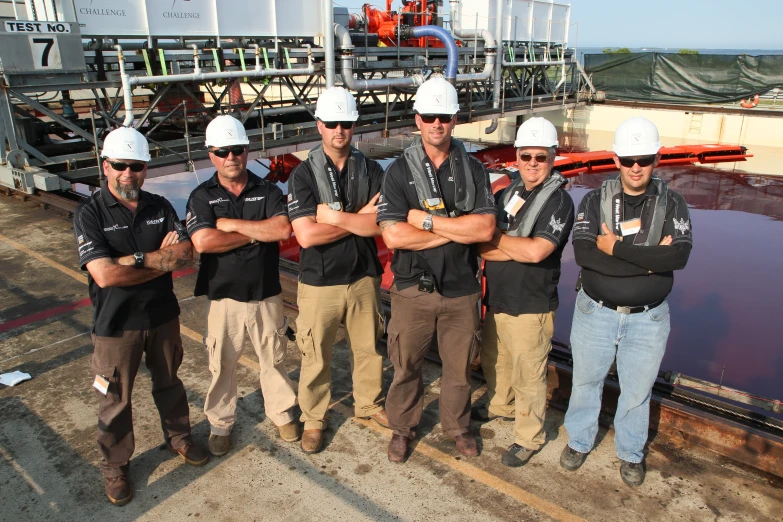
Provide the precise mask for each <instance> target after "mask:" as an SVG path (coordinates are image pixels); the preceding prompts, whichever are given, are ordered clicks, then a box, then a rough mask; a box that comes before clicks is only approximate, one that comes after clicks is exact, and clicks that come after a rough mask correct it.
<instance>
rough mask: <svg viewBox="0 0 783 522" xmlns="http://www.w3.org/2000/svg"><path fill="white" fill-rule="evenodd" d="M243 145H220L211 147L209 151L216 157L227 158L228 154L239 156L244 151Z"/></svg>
mask: <svg viewBox="0 0 783 522" xmlns="http://www.w3.org/2000/svg"><path fill="white" fill-rule="evenodd" d="M245 150H246V148H245V146H244V145H235V146H233V147H220V148H219V149H212V150H210V151H209V152H211V153H212V154H214V155H215V156H217V157H218V158H224V159H225V158H227V157H228V155H229V154H233V155H234V156H241V155H242V154H244V153H245Z"/></svg>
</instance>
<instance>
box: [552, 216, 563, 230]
mask: <svg viewBox="0 0 783 522" xmlns="http://www.w3.org/2000/svg"><path fill="white" fill-rule="evenodd" d="M549 226H550V227H552V231H554V232H562V231H563V227H565V223H562V222H561V221H560V218H558V219H555V216H551V217H550V218H549Z"/></svg>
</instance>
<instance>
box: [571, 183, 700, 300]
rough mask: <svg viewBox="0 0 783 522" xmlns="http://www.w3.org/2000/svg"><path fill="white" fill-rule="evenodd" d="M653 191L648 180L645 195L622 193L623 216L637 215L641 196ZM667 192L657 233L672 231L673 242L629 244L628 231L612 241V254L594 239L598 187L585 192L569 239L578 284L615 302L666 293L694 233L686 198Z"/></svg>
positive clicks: (656, 297)
mask: <svg viewBox="0 0 783 522" xmlns="http://www.w3.org/2000/svg"><path fill="white" fill-rule="evenodd" d="M656 194H657V189H656V187H655V184H654V183H650V184H649V185H648V187H647V191H646V192H645V193H644V194H641V195H639V196H627V195H626V196H625V197H624V198H623V213H622V219H623V220H627V219H632V218H637V217H640V216H641V214H642V207H643V204H644V201H645V199H646V198H648V197H653V196H655V195H656ZM667 194H668V197H667V198H666V221H665V222H664V225H663V232H662V234H661V237H666V236H669V235H670V236H672V244H671V245H669V246H657V245H652V246H639V245H634V244H633V240H634V238H635V234H633V235H628V236H625V237H624V238H623V240H622V241H621V242H618V243H616V244H615V246H614V250H613V251H612V255H611V256H609V255H607V254H604V253H603V252H601V251H600V250H599V249H598V247H597V246H596V244H595V241H596V238H597V237H598V234H600V229H601V223H600V216H601V211H600V202H601V189H600V188H597V189H595V190H592V191H590V192H588V193H587V195H586V196H585V197H584V198H583V199H582V202H581V203H580V204H579V210H578V211H577V215H576V221H575V224H574V239H573V244H574V256H575V257H576V262H577V264H578V265H579V266H581V267H582V288H583V289H584V291H585V292H586V293H587V295H589V296H590V297H592V298H593V299H595V300H596V301H603V302H605V303H607V304H611V305H614V306H644V305H648V304H653V303H656V302H658V301H661V300H662V299H664V298H666V296H668V295H669V293H670V292H671V291H672V287H673V285H674V272H673V271H674V270H679V269H681V268H683V267H684V266H685V264H686V263H687V261H688V257H689V256H690V252H691V247H692V244H693V235H692V233H691V218H690V214H689V212H688V205H687V204H686V203H685V198H683V197H682V195H680V194H679V193H677V192H674V191H673V190H671V189H670V190H668V191H667ZM650 270H652V271H653V273H652V274H651V273H650Z"/></svg>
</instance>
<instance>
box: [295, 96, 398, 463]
mask: <svg viewBox="0 0 783 522" xmlns="http://www.w3.org/2000/svg"><path fill="white" fill-rule="evenodd" d="M315 117H316V119H317V120H318V121H317V126H318V132H319V133H320V134H321V144H320V145H319V146H318V147H316V148H314V149H313V150H311V151H310V153H309V154H308V156H307V160H305V161H303V162H302V163H301V164H300V165H299V166H297V167H296V169H294V171H293V172H292V173H291V177H290V179H289V180H288V214H289V216H290V218H291V224H292V225H293V227H294V234H295V235H296V240H297V241H298V242H299V245H300V246H301V252H300V255H299V271H300V273H299V289H298V296H297V303H298V305H299V316H298V317H297V319H296V330H297V333H296V338H297V339H296V340H297V343H298V345H299V349H300V350H301V352H302V370H301V372H300V373H299V405H300V407H301V409H302V416H301V420H302V422H304V431H303V432H302V450H303V451H304V452H305V453H308V454H310V453H316V452H318V451H321V449H322V448H323V433H324V430H326V429H327V427H328V419H327V410H328V408H329V402H330V400H331V381H332V374H331V361H332V347H333V345H334V342H335V339H336V336H337V330H338V328H339V327H340V322H341V321H344V323H345V337H346V341H347V342H348V349H349V350H350V361H351V372H352V373H351V376H352V380H353V398H354V414H355V415H356V416H357V417H360V418H372V419H374V420H375V421H376V422H378V423H379V424H380V425H382V426H387V423H388V421H387V420H386V412H385V411H384V407H383V397H382V393H381V385H382V372H383V358H382V356H381V354H380V353H378V351H377V349H376V344H377V342H378V340H379V339H380V337H381V335H383V316H382V312H381V294H380V278H381V275H382V274H383V268H382V267H381V263H380V261H379V259H378V249H377V247H376V244H375V236H378V235H379V234H380V230H379V229H378V226H377V225H376V223H375V213H376V211H377V207H376V204H377V201H378V195H379V192H380V189H381V178H382V176H383V169H382V168H381V166H380V165H379V164H378V162H376V161H373V160H371V159H368V158H366V157H365V156H364V155H363V154H362V153H361V152H360V151H359V150H357V149H355V148H353V147H351V138H352V136H353V129H354V127H355V125H356V120H357V119H358V118H359V112H358V111H357V110H356V101H355V100H354V98H353V95H351V93H350V92H349V91H347V90H346V89H343V88H342V87H332V88H329V89H327V90H325V91H324V92H323V93H322V94H321V95H320V96H319V97H318V102H317V103H316V109H315Z"/></svg>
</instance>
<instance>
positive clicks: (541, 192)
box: [497, 170, 566, 237]
mask: <svg viewBox="0 0 783 522" xmlns="http://www.w3.org/2000/svg"><path fill="white" fill-rule="evenodd" d="M565 182H566V179H565V178H564V177H563V175H562V174H560V172H558V171H556V170H553V171H552V172H551V173H550V174H549V176H548V177H547V178H546V179H545V180H544V182H543V183H541V185H539V186H538V187H540V188H538V187H536V188H537V189H538V190H536V189H533V193H532V194H531V195H530V197H528V199H527V200H526V201H525V205H524V206H523V207H522V208H521V209H520V212H522V215H521V216H520V217H519V219H515V217H514V216H508V213H507V212H506V211H505V208H506V205H508V202H509V201H510V200H511V197H512V196H513V195H514V193H516V192H517V188H518V187H519V186H520V185H522V186H523V188H524V181H523V180H522V177H521V176H520V177H519V178H518V179H516V180H514V181H513V182H512V183H511V185H509V186H508V188H507V189H506V191H505V192H504V193H503V197H502V198H500V201H498V203H497V210H498V225H499V226H502V223H504V222H505V223H508V229H507V230H506V231H505V232H506V234H508V235H509V236H514V237H530V234H531V232H533V227H534V226H535V224H536V221H537V220H538V216H540V215H541V211H542V210H543V209H544V206H545V205H546V203H547V201H549V198H550V197H552V195H553V194H554V193H555V192H557V191H558V190H559V189H560V187H562V186H563V184H564V183H565ZM501 216H508V218H509V219H508V221H506V220H504V219H501ZM501 230H502V228H501Z"/></svg>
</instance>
